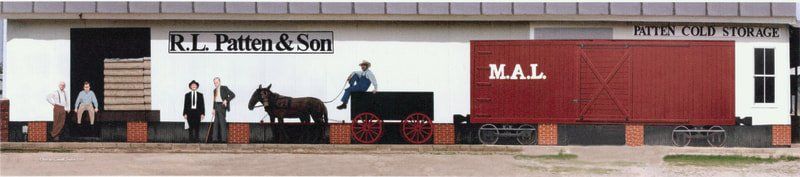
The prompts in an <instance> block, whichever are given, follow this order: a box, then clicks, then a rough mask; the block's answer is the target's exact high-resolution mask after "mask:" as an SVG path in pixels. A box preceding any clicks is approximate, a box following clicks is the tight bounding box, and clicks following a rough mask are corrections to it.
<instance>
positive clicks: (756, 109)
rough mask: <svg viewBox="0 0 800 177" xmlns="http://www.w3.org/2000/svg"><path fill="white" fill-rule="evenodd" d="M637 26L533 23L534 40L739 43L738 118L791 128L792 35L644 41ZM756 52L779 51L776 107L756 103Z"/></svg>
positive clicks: (531, 26) (737, 51)
mask: <svg viewBox="0 0 800 177" xmlns="http://www.w3.org/2000/svg"><path fill="white" fill-rule="evenodd" d="M632 25H633V24H617V23H583V24H580V25H578V24H573V23H531V24H530V28H531V30H530V31H531V32H530V34H529V36H530V38H533V33H534V32H535V29H536V28H555V27H571V28H613V30H614V36H613V39H620V40H733V41H735V43H736V44H735V45H736V47H735V50H736V51H735V52H736V53H735V56H736V59H735V60H736V61H735V65H736V66H735V68H736V76H735V77H736V78H735V79H736V80H735V85H736V88H735V92H736V96H735V97H736V107H735V109H736V116H739V117H747V116H751V117H753V124H754V125H767V124H790V123H791V119H790V115H789V113H790V109H791V108H790V106H791V103H790V101H791V100H790V97H791V93H790V87H789V84H790V83H789V77H790V71H791V69H790V68H789V32H788V29H787V28H786V27H783V26H782V27H781V31H780V36H781V37H780V38H734V37H730V38H722V37H685V36H672V37H642V36H633V31H632V29H633V26H632ZM754 48H775V103H772V104H756V103H754V102H755V101H754V97H755V96H754V94H755V91H754V89H755V86H754V79H753V77H754V73H755V71H754V69H753V66H754V64H755V61H754V54H753V50H754Z"/></svg>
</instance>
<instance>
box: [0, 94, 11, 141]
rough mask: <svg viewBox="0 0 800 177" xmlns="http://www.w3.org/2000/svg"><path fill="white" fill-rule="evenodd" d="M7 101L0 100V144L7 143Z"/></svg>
mask: <svg viewBox="0 0 800 177" xmlns="http://www.w3.org/2000/svg"><path fill="white" fill-rule="evenodd" d="M8 109H9V101H8V100H7V99H2V100H0V142H8V120H9V117H8V116H9V114H8Z"/></svg>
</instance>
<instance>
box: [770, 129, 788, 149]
mask: <svg viewBox="0 0 800 177" xmlns="http://www.w3.org/2000/svg"><path fill="white" fill-rule="evenodd" d="M772 145H773V146H783V147H789V146H791V145H792V126H791V125H773V126H772Z"/></svg>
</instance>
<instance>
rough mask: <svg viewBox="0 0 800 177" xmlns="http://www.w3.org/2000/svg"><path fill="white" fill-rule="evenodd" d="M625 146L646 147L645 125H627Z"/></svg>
mask: <svg viewBox="0 0 800 177" xmlns="http://www.w3.org/2000/svg"><path fill="white" fill-rule="evenodd" d="M625 145H627V146H643V145H644V125H641V124H626V125H625Z"/></svg>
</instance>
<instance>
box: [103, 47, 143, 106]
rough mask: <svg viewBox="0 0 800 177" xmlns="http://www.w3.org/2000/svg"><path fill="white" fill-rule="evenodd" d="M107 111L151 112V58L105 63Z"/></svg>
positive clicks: (105, 102)
mask: <svg viewBox="0 0 800 177" xmlns="http://www.w3.org/2000/svg"><path fill="white" fill-rule="evenodd" d="M103 68H104V69H103V75H104V78H103V81H104V82H105V84H104V85H103V88H104V89H105V92H104V94H103V96H104V97H105V98H104V99H103V104H104V105H105V110H150V109H151V106H150V102H151V100H150V95H151V94H150V58H149V57H145V58H130V59H119V58H111V59H105V60H104V61H103Z"/></svg>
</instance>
